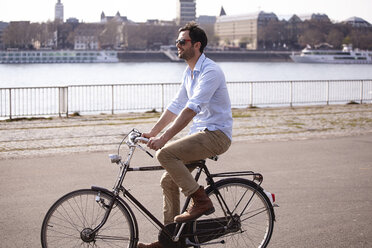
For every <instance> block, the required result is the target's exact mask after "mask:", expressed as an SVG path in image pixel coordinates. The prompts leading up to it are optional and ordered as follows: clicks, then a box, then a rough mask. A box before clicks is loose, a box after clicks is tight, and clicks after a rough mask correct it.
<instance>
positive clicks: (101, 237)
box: [41, 189, 135, 248]
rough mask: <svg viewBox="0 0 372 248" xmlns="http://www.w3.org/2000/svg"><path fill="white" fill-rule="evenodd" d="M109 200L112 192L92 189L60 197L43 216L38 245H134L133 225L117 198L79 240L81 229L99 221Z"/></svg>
mask: <svg viewBox="0 0 372 248" xmlns="http://www.w3.org/2000/svg"><path fill="white" fill-rule="evenodd" d="M96 197H98V198H96ZM111 199H112V195H110V194H108V193H105V192H102V191H98V190H93V189H82V190H76V191H73V192H70V193H68V194H66V195H64V196H63V197H61V198H60V199H59V200H57V201H56V202H55V203H54V204H53V205H52V207H51V208H50V209H49V210H48V212H47V214H46V216H45V218H44V221H43V224H42V228H41V244H42V247H43V248H54V247H56V248H57V247H58V248H63V247H69V248H71V247H129V248H134V247H135V240H134V232H135V227H134V224H133V221H132V219H131V215H130V212H129V211H128V210H127V208H126V206H124V205H123V204H122V203H121V202H120V201H119V200H118V199H117V200H116V202H115V203H114V206H113V208H112V210H111V212H110V215H109V217H108V219H107V221H106V223H105V224H104V226H103V227H102V228H101V229H100V230H99V231H98V232H97V234H96V235H95V236H94V237H92V238H91V239H90V240H85V241H84V240H83V237H82V235H81V234H82V232H87V231H88V232H89V231H91V230H92V229H94V228H95V227H96V226H98V224H100V223H101V221H102V219H103V217H104V215H105V212H106V208H107V205H108V204H109V203H110V200H111ZM96 200H98V201H96Z"/></svg>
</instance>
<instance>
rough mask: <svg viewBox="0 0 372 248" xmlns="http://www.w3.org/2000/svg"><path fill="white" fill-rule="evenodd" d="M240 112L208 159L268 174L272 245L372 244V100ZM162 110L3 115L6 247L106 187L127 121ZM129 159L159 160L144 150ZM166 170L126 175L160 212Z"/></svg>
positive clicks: (33, 238) (0, 185) (30, 238)
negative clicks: (60, 201) (88, 192)
mask: <svg viewBox="0 0 372 248" xmlns="http://www.w3.org/2000/svg"><path fill="white" fill-rule="evenodd" d="M234 117H235V118H234V121H235V122H234V142H233V145H232V147H231V148H230V150H229V151H228V152H227V153H226V154H224V155H223V156H221V158H220V160H219V161H218V162H209V167H210V169H211V170H212V171H213V172H218V171H226V170H229V171H235V170H253V171H257V172H261V173H262V174H263V175H264V182H263V185H262V186H263V187H264V188H265V189H266V190H268V191H270V192H273V193H275V194H276V196H277V203H278V204H279V205H280V207H279V208H277V209H276V215H277V222H276V223H275V228H274V234H273V237H272V241H271V243H270V247H276V248H282V247H283V248H288V247H294V248H298V247H301V248H310V247H311V248H313V247H337V248H338V247H345V248H346V247H366V248H367V247H372V203H371V199H370V195H371V193H370V192H371V191H372V180H371V178H372V152H371V151H372V105H345V106H329V107H303V108H294V109H289V108H280V109H247V110H239V111H238V110H237V111H234ZM156 118H157V114H131V115H117V116H108V115H101V116H94V117H74V118H69V119H59V118H55V119H51V120H33V121H16V122H1V123H0V169H1V173H0V197H1V201H0V208H1V210H2V214H1V217H0V224H1V225H0V247H4V248H8V247H9V248H13V247H22V248H23V247H31V248H33V247H40V227H41V223H42V220H43V217H44V215H45V213H46V211H47V210H48V208H49V207H50V206H51V204H52V203H53V202H54V201H55V200H56V199H57V198H59V197H60V196H62V195H63V194H65V193H67V192H69V191H71V190H74V189H79V188H89V187H90V186H91V185H99V186H103V187H107V188H109V189H110V188H111V187H112V185H113V183H114V180H115V179H116V173H117V166H116V165H113V164H110V163H109V159H108V157H107V154H108V153H115V152H116V148H117V144H118V142H119V141H120V138H121V137H122V135H123V134H124V133H125V132H127V131H128V130H130V128H132V127H137V128H138V129H139V130H147V129H148V128H149V127H150V126H151V125H152V124H153V123H154V121H155V120H156ZM133 163H136V164H138V163H141V164H145V165H152V164H156V162H155V161H154V160H153V159H151V158H149V157H148V156H147V155H146V154H144V153H142V152H140V151H138V152H137V153H136V156H135V159H134V161H133ZM139 173H140V174H139ZM160 175H161V172H133V174H129V175H128V178H127V179H128V180H127V181H126V182H127V183H126V185H130V186H131V187H129V188H131V190H132V191H131V192H132V194H134V195H138V196H140V199H141V201H142V202H143V203H144V205H145V206H151V210H152V211H153V212H154V214H155V216H157V217H158V218H161V201H162V200H161V192H160V186H159V178H160ZM202 182H203V181H202ZM203 183H204V182H203ZM137 217H138V222H139V225H140V237H141V239H142V240H144V241H152V240H153V239H154V238H155V237H156V235H157V230H156V229H155V228H154V227H153V226H152V225H149V224H148V222H147V221H146V219H145V218H144V217H142V216H140V215H137Z"/></svg>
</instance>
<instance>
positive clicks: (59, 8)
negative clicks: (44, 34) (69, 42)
mask: <svg viewBox="0 0 372 248" xmlns="http://www.w3.org/2000/svg"><path fill="white" fill-rule="evenodd" d="M54 20H58V21H61V22H63V20H64V19H63V4H62V3H61V0H58V2H57V3H56V6H55V9H54Z"/></svg>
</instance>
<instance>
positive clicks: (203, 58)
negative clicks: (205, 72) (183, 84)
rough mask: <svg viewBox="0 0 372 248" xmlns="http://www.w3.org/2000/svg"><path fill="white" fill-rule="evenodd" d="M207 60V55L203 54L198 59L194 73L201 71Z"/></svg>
mask: <svg viewBox="0 0 372 248" xmlns="http://www.w3.org/2000/svg"><path fill="white" fill-rule="evenodd" d="M204 60H205V55H204V53H202V54H201V55H200V57H199V59H198V61H197V62H196V64H195V67H194V71H199V72H200V70H201V66H202V65H203V62H204Z"/></svg>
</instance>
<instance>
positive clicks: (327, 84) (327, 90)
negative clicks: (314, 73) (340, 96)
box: [326, 80, 329, 105]
mask: <svg viewBox="0 0 372 248" xmlns="http://www.w3.org/2000/svg"><path fill="white" fill-rule="evenodd" d="M326 94H327V99H326V101H327V105H329V80H328V81H327V92H326Z"/></svg>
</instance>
